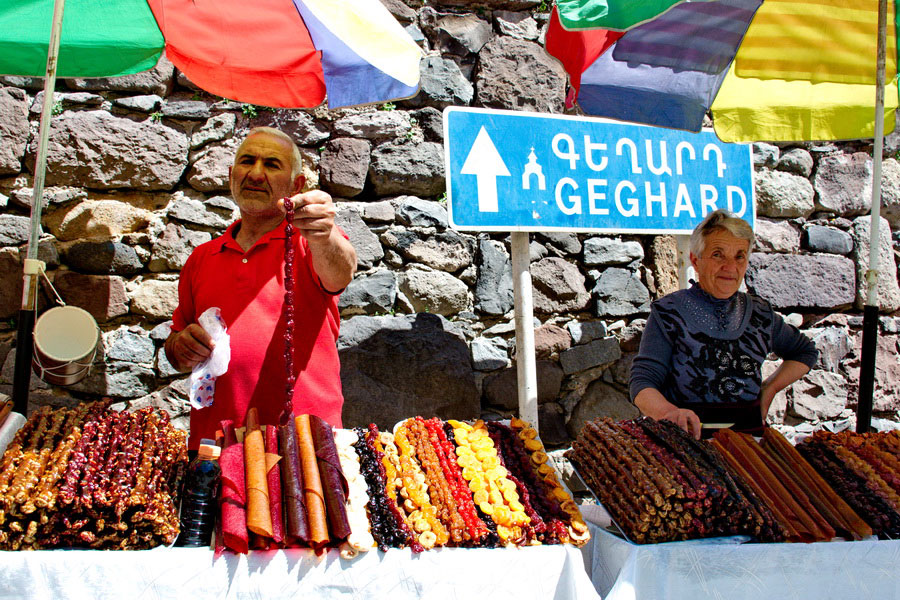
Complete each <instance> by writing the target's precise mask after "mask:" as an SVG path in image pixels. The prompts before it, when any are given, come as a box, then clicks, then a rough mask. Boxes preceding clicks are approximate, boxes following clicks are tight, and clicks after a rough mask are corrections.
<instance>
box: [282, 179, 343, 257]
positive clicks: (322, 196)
mask: <svg viewBox="0 0 900 600" xmlns="http://www.w3.org/2000/svg"><path fill="white" fill-rule="evenodd" d="M291 200H292V201H293V203H294V227H295V228H296V229H297V231H298V232H299V233H300V235H302V236H303V237H305V238H306V241H307V242H309V243H310V244H311V245H321V244H325V243H328V242H329V240H330V239H331V234H332V231H333V230H334V215H335V214H336V210H335V207H334V202H333V201H332V199H331V196H330V195H329V194H327V193H325V192H323V191H322V190H311V191H309V192H304V193H301V194H297V195H296V196H293V197H292V198H291ZM279 204H280V205H281V208H282V210H283V209H284V201H283V200H280V201H279Z"/></svg>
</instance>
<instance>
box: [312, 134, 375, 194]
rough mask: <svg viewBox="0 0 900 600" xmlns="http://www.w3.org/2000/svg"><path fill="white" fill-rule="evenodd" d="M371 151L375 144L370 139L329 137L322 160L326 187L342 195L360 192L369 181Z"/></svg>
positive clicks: (321, 168) (320, 163)
mask: <svg viewBox="0 0 900 600" xmlns="http://www.w3.org/2000/svg"><path fill="white" fill-rule="evenodd" d="M371 153H372V146H371V144H370V143H369V142H367V141H366V140H359V139H354V138H336V139H331V140H329V141H328V143H327V144H325V150H323V151H322V158H321V160H320V162H319V173H320V177H319V182H320V183H321V185H322V189H323V190H325V191H326V192H329V193H331V194H334V195H335V196H340V197H342V198H353V197H354V196H357V195H359V193H360V192H362V191H363V187H365V185H366V175H367V174H368V172H369V157H370V156H371Z"/></svg>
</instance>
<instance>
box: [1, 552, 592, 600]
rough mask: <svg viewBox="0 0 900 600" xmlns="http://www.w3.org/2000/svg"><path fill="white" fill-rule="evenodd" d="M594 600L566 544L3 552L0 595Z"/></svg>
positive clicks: (131, 599)
mask: <svg viewBox="0 0 900 600" xmlns="http://www.w3.org/2000/svg"><path fill="white" fill-rule="evenodd" d="M303 597H306V598H316V599H319V598H322V599H327V598H352V599H353V600H362V599H368V598H371V599H373V600H402V599H406V598H409V599H419V598H423V599H435V600H437V599H440V600H457V599H458V600H478V599H481V598H489V599H490V600H505V599H509V600H527V599H530V598H534V599H535V600H538V599H540V600H549V599H557V600H570V599H586V600H599V596H598V595H597V592H596V591H594V587H593V586H592V585H591V581H590V578H589V577H588V574H587V571H586V570H585V567H584V562H583V561H582V554H581V552H580V551H579V550H578V549H577V548H575V547H573V546H538V547H529V548H504V549H490V550H486V549H468V548H447V549H441V550H429V551H427V552H423V553H421V554H418V555H414V554H413V553H412V552H410V551H409V550H389V551H388V552H386V553H382V552H377V551H372V552H368V553H366V554H362V555H360V556H359V557H357V558H355V559H353V560H349V561H348V560H343V559H341V558H340V557H339V556H338V555H337V553H336V552H334V551H332V552H329V553H328V554H326V555H324V556H323V557H321V558H317V557H316V556H315V555H314V554H313V553H312V552H310V551H307V550H277V551H275V550H273V551H266V552H251V553H250V554H249V555H244V556H238V555H234V554H222V555H220V556H214V554H213V552H212V551H211V550H208V549H206V548H157V549H154V550H146V551H135V552H121V551H108V552H102V551H92V550H53V551H49V550H48V551H40V552H0V598H2V599H4V600H5V599H7V598H9V599H11V600H12V599H15V600H21V599H23V598H28V599H35V600H43V599H48V600H49V599H51V598H91V599H92V600H101V599H107V598H108V599H110V600H113V599H114V600H121V599H125V598H127V599H128V600H145V599H158V598H159V599H162V598H166V599H171V598H179V599H180V598H190V599H191V600H203V599H207V598H208V599H213V598H215V599H234V600H250V599H266V600H276V599H279V598H290V599H292V600H296V599H297V598H303Z"/></svg>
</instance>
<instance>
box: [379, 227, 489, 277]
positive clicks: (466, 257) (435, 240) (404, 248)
mask: <svg viewBox="0 0 900 600" xmlns="http://www.w3.org/2000/svg"><path fill="white" fill-rule="evenodd" d="M381 241H382V243H384V244H385V245H386V246H388V247H390V248H392V249H394V250H396V251H398V252H399V253H400V254H402V255H403V256H404V257H406V258H407V259H409V260H411V261H414V262H418V263H422V264H424V265H427V266H429V267H431V268H432V269H439V270H441V271H447V272H449V273H456V272H457V271H460V270H462V269H464V268H465V267H467V266H469V265H470V264H471V263H472V253H471V251H470V249H469V244H468V242H467V241H466V239H465V238H463V237H462V236H461V235H460V234H458V233H456V232H455V231H452V230H447V231H443V232H441V233H436V234H434V235H417V234H416V233H415V232H413V231H409V230H406V229H391V230H389V231H386V232H384V233H382V234H381Z"/></svg>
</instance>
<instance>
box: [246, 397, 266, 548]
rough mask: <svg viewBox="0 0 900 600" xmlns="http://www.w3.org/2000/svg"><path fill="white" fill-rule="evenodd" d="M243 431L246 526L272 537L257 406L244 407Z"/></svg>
mask: <svg viewBox="0 0 900 600" xmlns="http://www.w3.org/2000/svg"><path fill="white" fill-rule="evenodd" d="M245 423H246V427H247V429H246V431H245V433H244V463H245V467H246V485H247V529H249V530H250V531H252V532H253V533H255V534H257V535H260V536H263V537H267V538H271V537H272V512H271V508H270V506H269V485H268V482H267V478H266V448H265V442H264V441H263V433H262V430H261V429H260V428H259V414H258V412H257V410H256V407H252V408H250V409H249V410H248V411H247V418H246V420H245Z"/></svg>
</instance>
